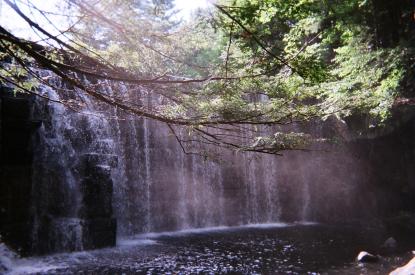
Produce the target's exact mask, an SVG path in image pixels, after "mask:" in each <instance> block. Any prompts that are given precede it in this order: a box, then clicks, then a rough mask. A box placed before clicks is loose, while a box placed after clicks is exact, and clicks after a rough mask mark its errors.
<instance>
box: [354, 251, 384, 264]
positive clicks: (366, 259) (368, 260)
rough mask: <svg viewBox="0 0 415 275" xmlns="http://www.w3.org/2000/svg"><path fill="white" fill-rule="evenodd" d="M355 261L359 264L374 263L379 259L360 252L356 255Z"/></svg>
mask: <svg viewBox="0 0 415 275" xmlns="http://www.w3.org/2000/svg"><path fill="white" fill-rule="evenodd" d="M356 260H357V261H358V262H360V263H374V262H377V261H379V257H378V256H376V255H373V254H370V253H369V252H366V251H361V252H360V253H359V255H357V258H356Z"/></svg>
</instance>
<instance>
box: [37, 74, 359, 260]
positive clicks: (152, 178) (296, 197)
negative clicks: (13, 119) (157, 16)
mask: <svg viewBox="0 0 415 275" xmlns="http://www.w3.org/2000/svg"><path fill="white" fill-rule="evenodd" d="M101 84H102V85H101V86H103V87H102V89H103V90H102V92H103V93H106V94H109V95H117V96H125V97H127V98H128V100H129V101H130V102H132V103H134V104H144V105H146V106H149V105H150V104H155V105H157V104H160V102H159V101H158V99H157V98H149V97H147V99H145V100H143V98H146V97H145V96H146V95H148V91H145V90H143V91H138V92H137V91H134V92H131V91H129V90H128V88H127V86H124V85H121V84H117V85H115V84H114V85H113V84H111V83H109V82H108V83H101ZM56 86H61V87H63V88H67V87H65V85H64V84H61V83H56ZM40 90H41V91H42V93H44V94H45V95H47V96H48V97H50V98H53V99H56V100H65V99H68V98H73V97H74V96H77V97H81V100H82V101H83V102H84V105H85V107H84V109H83V110H81V111H80V112H74V111H72V110H70V109H68V108H66V107H64V106H63V105H61V104H58V103H54V102H47V101H45V100H42V99H37V100H36V104H35V108H34V109H35V110H34V116H36V117H39V118H40V119H41V120H42V121H43V123H42V126H41V128H40V129H39V130H38V131H37V133H36V137H35V139H34V142H33V143H34V147H35V148H36V153H35V161H34V165H33V175H34V176H33V186H32V189H33V194H32V197H33V202H32V204H33V211H32V212H33V217H34V218H33V225H32V226H33V230H32V232H33V246H34V247H36V249H35V250H37V251H40V252H41V253H44V252H53V251H68V250H82V249H88V248H93V247H96V246H97V245H98V244H99V245H101V243H100V242H99V240H100V239H105V240H106V239H108V240H111V238H112V235H111V234H112V233H111V232H115V230H112V228H113V227H114V226H115V222H114V221H115V220H116V221H117V223H116V226H117V235H118V236H121V237H122V236H130V235H135V234H139V233H143V232H155V231H166V230H180V229H190V228H201V227H211V226H222V225H227V226H231V225H242V224H248V223H273V222H279V221H300V220H308V219H309V218H311V217H312V218H315V219H318V217H323V218H327V217H330V215H331V214H330V213H331V212H330V208H329V207H327V205H326V204H327V203H326V202H327V198H330V199H332V198H333V200H338V197H341V198H342V200H340V201H344V205H343V206H342V207H343V209H345V210H344V211H343V213H347V207H351V205H352V203H351V200H350V198H351V196H352V195H353V194H352V191H350V190H352V189H347V188H345V187H344V186H345V185H346V183H341V186H342V188H341V189H339V188H338V189H336V188H335V187H333V188H332V189H331V190H330V191H329V190H323V189H322V188H319V189H316V188H315V187H318V186H319V184H320V182H321V184H323V183H324V180H322V176H321V175H320V171H319V170H321V169H322V168H321V167H323V165H322V163H327V159H329V158H326V157H324V155H322V154H320V155H319V154H318V153H317V155H318V156H322V157H320V158H316V155H313V156H311V157H312V158H314V159H316V160H315V161H310V158H311V157H307V156H306V153H296V152H290V153H287V154H286V155H285V156H283V157H277V156H272V155H264V154H257V153H234V152H230V151H226V150H221V149H219V148H207V149H206V148H203V146H201V145H197V146H195V149H196V151H198V150H200V151H203V150H204V149H206V150H207V151H209V152H210V153H213V154H214V153H218V154H219V155H220V160H214V159H211V158H209V157H206V156H199V155H197V154H184V153H183V151H182V148H181V146H180V145H179V144H178V142H177V141H176V139H175V137H174V136H173V135H172V134H171V133H170V130H169V128H168V127H167V126H166V125H164V124H163V123H160V122H156V121H150V120H148V119H146V118H142V117H137V116H134V115H132V114H128V113H126V112H124V111H122V110H119V109H117V108H115V107H110V106H107V105H104V104H102V103H98V102H95V101H94V100H92V99H90V98H89V97H87V96H81V95H82V93H81V92H79V93H77V92H76V90H73V89H72V90H71V89H66V90H67V94H65V93H62V92H61V91H59V93H58V91H55V90H53V89H51V88H48V87H41V89H40ZM264 100H265V99H264ZM267 129H268V130H267V131H268V132H269V133H272V132H273V131H276V130H278V129H275V128H272V129H269V128H267ZM263 131H265V130H264V129H263ZM198 146H199V147H198ZM350 163H352V162H350ZM354 178H356V177H354ZM339 184H340V183H339ZM339 186H340V185H339ZM333 190H336V191H333ZM356 190H357V189H355V190H353V192H357V191H356ZM330 192H331V193H330ZM336 192H337V193H336ZM332 194H336V198H334V196H333V195H332ZM342 195H343V196H342ZM343 198H344V199H343ZM339 205H340V204H339ZM316 217H317V218H316ZM105 234H106V235H105ZM102 236H105V238H103V237H102ZM94 237H95V239H94ZM109 243H110V242H109V241H108V242H106V243H105V244H106V245H108V244H109ZM102 245H104V244H102Z"/></svg>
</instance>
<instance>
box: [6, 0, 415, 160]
mask: <svg viewBox="0 0 415 275" xmlns="http://www.w3.org/2000/svg"><path fill="white" fill-rule="evenodd" d="M5 2H6V3H9V5H11V6H12V7H13V5H14V8H15V9H19V5H18V2H19V1H16V2H17V3H16V2H13V1H8V0H6V1H5ZM389 2H390V1H387V0H379V1H370V0H347V1H342V0H261V1H259V0H232V1H226V0H223V1H218V2H216V3H215V4H214V5H213V6H212V9H210V10H205V11H200V12H199V13H198V14H197V15H196V14H195V16H193V17H192V20H189V21H182V20H180V19H179V18H178V17H177V16H176V13H175V11H174V4H173V2H172V1H163V0H157V1H156V0H154V1H135V0H128V1H119V0H102V1H98V2H96V1H92V0H91V1H77V0H71V1H68V2H67V5H66V6H65V9H66V12H68V13H71V14H73V19H72V21H73V25H72V27H71V28H70V29H69V30H67V31H66V32H65V36H66V39H62V40H60V39H56V37H54V36H48V35H47V34H46V35H45V34H43V36H46V38H47V39H46V40H50V41H52V43H49V45H47V46H42V47H41V48H42V49H41V50H36V47H37V46H38V45H36V46H35V45H34V44H33V42H31V41H30V42H29V41H25V40H22V39H19V38H17V37H14V36H13V35H12V33H10V32H9V31H7V30H5V29H4V28H2V31H1V37H0V39H1V40H0V41H1V49H2V51H1V56H0V58H2V59H3V60H5V59H7V58H9V59H10V58H11V60H12V61H11V62H8V63H7V64H6V63H3V64H5V65H3V66H2V68H1V71H0V76H1V79H0V81H2V82H3V83H4V85H10V83H14V84H15V85H14V87H15V88H16V89H18V90H19V91H23V92H30V91H31V92H33V91H36V88H37V87H38V86H39V83H37V80H36V79H38V80H39V77H36V72H33V70H31V69H30V68H29V67H30V66H29V67H28V66H27V64H31V65H32V67H33V64H36V63H37V64H38V65H39V66H40V67H46V69H49V70H52V71H53V72H54V73H55V74H57V75H58V76H59V77H61V78H63V80H65V81H69V82H71V84H72V85H74V86H76V87H78V88H79V89H81V90H84V91H85V92H86V93H87V94H88V95H90V96H92V97H95V98H97V99H98V100H102V101H103V102H105V103H106V104H110V105H114V106H116V107H118V108H120V109H123V110H124V111H126V112H129V113H132V114H135V115H138V116H140V117H141V116H143V117H147V118H151V119H155V120H159V121H161V122H164V123H167V124H168V125H169V127H170V129H171V130H172V131H173V133H174V135H175V136H176V138H177V139H178V140H179V142H180V141H184V140H183V136H182V135H181V134H180V133H181V132H182V131H181V130H182V129H180V131H178V130H177V128H176V130H177V131H175V130H174V129H175V127H185V128H186V129H187V131H186V133H187V134H189V135H198V136H199V137H198V140H199V141H200V140H201V139H202V140H203V142H204V143H208V144H213V145H219V146H223V147H227V148H232V149H237V150H246V151H261V152H266V153H278V152H279V151H281V150H286V149H296V148H304V147H305V146H306V145H308V144H309V142H307V141H306V139H307V138H308V135H304V134H301V133H297V134H295V133H283V132H280V131H278V130H275V129H274V132H272V131H271V132H270V131H261V129H263V126H264V125H286V124H292V123H298V122H303V121H310V120H313V119H323V120H324V119H326V118H328V117H331V116H336V117H337V118H338V119H340V120H341V119H344V118H345V117H347V116H351V115H354V114H359V115H364V116H366V117H368V118H369V120H370V125H371V126H373V127H378V126H381V125H382V124H383V123H385V121H386V120H387V119H388V118H389V117H390V116H391V110H392V109H393V106H394V105H395V104H396V102H397V100H398V99H400V98H402V97H404V96H409V97H410V96H411V94H410V92H408V83H410V79H411V76H412V74H411V72H412V70H413V65H414V64H413V63H414V62H413V57H412V56H413V53H414V51H413V50H414V48H413V36H412V35H411V34H413V33H414V17H413V14H414V7H413V4H412V3H411V1H406V0H399V1H396V3H395V1H394V4H393V5H392V4H391V3H389ZM10 3H11V4H10ZM33 7H35V5H33ZM34 23H35V22H34ZM31 25H32V28H36V25H34V24H31ZM38 31H39V30H38ZM31 43H32V44H31ZM74 64H76V66H74ZM74 73H76V74H74ZM82 74H84V75H85V76H87V77H94V78H98V79H101V80H110V81H119V82H123V83H125V85H127V87H128V88H129V89H130V90H132V91H133V90H137V88H136V87H137V86H138V87H139V89H140V90H141V91H143V90H144V91H146V92H145V93H142V95H143V97H144V95H146V96H150V94H151V96H152V97H154V96H158V97H161V98H162V99H163V100H161V101H159V104H157V106H149V105H146V104H144V103H143V102H145V100H144V99H143V100H142V102H141V103H140V104H141V105H140V104H138V103H137V102H131V98H130V97H122V96H121V95H120V94H117V95H111V96H110V95H107V94H105V93H102V92H101V91H100V90H99V89H97V88H96V87H93V88H91V87H89V86H88V85H87V84H85V83H84V82H82V78H80V77H79V76H80V75H82ZM28 75H34V76H35V77H31V78H29V77H28ZM41 80H42V79H40V81H41ZM409 86H410V85H409ZM74 102H75V101H74V100H72V101H71V102H63V103H65V104H73V103H74ZM75 104H76V102H75ZM71 107H72V108H75V109H76V106H75V105H74V106H71ZM221 125H223V126H221ZM241 125H242V126H243V125H245V126H246V127H248V128H249V130H248V131H245V130H243V129H245V128H246V127H245V126H243V127H245V128H242V127H241ZM218 129H220V130H221V131H222V134H218ZM236 129H237V130H238V131H236ZM179 132H180V133H179ZM223 132H225V133H226V135H224V134H223ZM235 132H237V137H235V136H234V133H235Z"/></svg>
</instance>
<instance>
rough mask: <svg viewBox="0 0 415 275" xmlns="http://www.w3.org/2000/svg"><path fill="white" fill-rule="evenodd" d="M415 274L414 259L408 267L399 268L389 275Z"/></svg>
mask: <svg viewBox="0 0 415 275" xmlns="http://www.w3.org/2000/svg"><path fill="white" fill-rule="evenodd" d="M411 274H415V258H413V259H412V260H411V261H410V262H409V263H407V264H406V265H404V266H402V267H399V268H397V269H395V270H394V271H392V272H391V273H389V275H411Z"/></svg>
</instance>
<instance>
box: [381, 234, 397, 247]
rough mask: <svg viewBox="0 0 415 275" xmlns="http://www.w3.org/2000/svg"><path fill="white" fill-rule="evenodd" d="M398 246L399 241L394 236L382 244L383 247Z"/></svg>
mask: <svg viewBox="0 0 415 275" xmlns="http://www.w3.org/2000/svg"><path fill="white" fill-rule="evenodd" d="M397 246H398V242H397V241H396V240H395V239H394V238H393V237H390V238H388V239H387V240H386V241H385V242H384V243H383V245H382V247H383V248H387V249H395V248H396V247H397Z"/></svg>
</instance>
